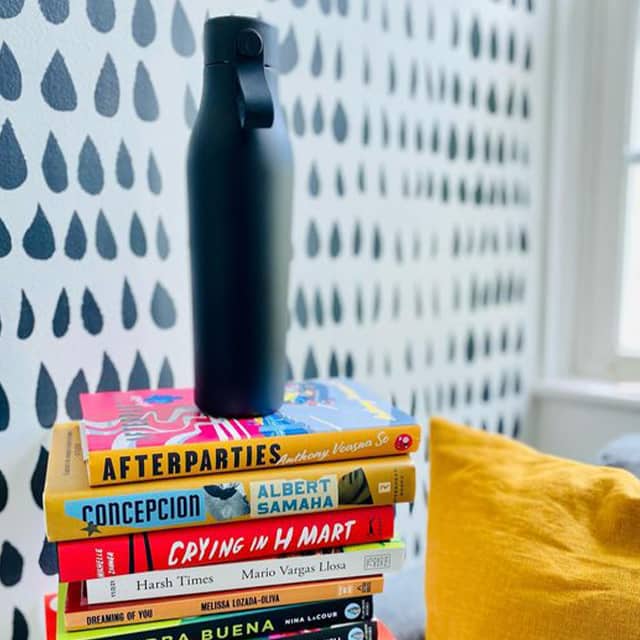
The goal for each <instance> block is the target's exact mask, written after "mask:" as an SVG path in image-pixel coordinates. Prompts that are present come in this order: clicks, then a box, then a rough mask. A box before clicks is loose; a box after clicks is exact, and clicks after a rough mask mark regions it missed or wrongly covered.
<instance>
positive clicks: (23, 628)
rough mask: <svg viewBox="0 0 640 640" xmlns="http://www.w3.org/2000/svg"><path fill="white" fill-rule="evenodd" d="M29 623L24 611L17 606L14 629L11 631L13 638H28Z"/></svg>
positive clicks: (14, 615) (20, 639)
mask: <svg viewBox="0 0 640 640" xmlns="http://www.w3.org/2000/svg"><path fill="white" fill-rule="evenodd" d="M28 638H29V625H28V624H27V620H26V619H25V617H24V615H23V614H22V611H20V609H18V608H17V607H16V608H15V609H14V610H13V631H12V632H11V640H28Z"/></svg>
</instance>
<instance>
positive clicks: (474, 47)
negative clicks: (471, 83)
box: [471, 18, 481, 58]
mask: <svg viewBox="0 0 640 640" xmlns="http://www.w3.org/2000/svg"><path fill="white" fill-rule="evenodd" d="M480 45H481V42H480V25H479V24H478V19H477V18H474V19H473V24H472V26H471V55H472V56H473V57H474V58H477V57H478V56H479V55H480Z"/></svg>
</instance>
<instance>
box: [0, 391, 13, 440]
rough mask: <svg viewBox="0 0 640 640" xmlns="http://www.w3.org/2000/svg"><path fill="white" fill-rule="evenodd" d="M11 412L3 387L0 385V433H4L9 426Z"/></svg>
mask: <svg viewBox="0 0 640 640" xmlns="http://www.w3.org/2000/svg"><path fill="white" fill-rule="evenodd" d="M10 418H11V410H10V409H9V398H7V394H6V393H5V390H4V388H3V386H2V385H1V384H0V431H5V430H6V428H7V427H8V426H9V419H10Z"/></svg>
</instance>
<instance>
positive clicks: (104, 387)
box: [96, 353, 120, 391]
mask: <svg viewBox="0 0 640 640" xmlns="http://www.w3.org/2000/svg"><path fill="white" fill-rule="evenodd" d="M96 391H120V376H119V375H118V370H117V369H116V367H115V365H114V364H113V361H112V360H111V358H110V357H109V356H108V355H107V354H106V353H105V354H104V356H103V357H102V371H101V372H100V380H98V386H97V387H96Z"/></svg>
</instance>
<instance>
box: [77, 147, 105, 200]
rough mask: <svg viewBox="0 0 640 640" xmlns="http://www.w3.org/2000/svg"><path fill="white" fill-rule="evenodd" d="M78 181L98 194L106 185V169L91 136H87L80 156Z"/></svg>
mask: <svg viewBox="0 0 640 640" xmlns="http://www.w3.org/2000/svg"><path fill="white" fill-rule="evenodd" d="M78 182H79V183H80V186H81V187H82V188H83V189H84V190H85V191H86V192H87V193H90V194H91V195H94V196H95V195H97V194H99V193H100V192H101V191H102V188H103V187H104V170H103V169H102V162H101V160H100V154H99V153H98V149H97V148H96V145H95V144H94V143H93V140H92V139H91V137H90V136H87V137H86V138H85V140H84V143H83V144H82V149H80V155H79V157H78Z"/></svg>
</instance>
